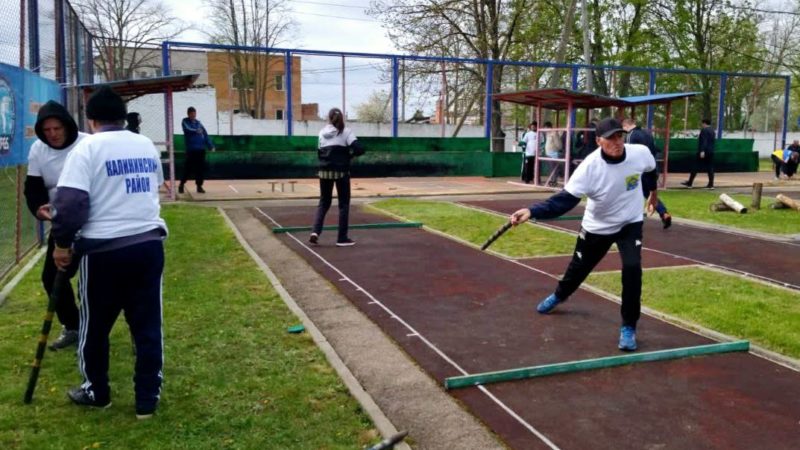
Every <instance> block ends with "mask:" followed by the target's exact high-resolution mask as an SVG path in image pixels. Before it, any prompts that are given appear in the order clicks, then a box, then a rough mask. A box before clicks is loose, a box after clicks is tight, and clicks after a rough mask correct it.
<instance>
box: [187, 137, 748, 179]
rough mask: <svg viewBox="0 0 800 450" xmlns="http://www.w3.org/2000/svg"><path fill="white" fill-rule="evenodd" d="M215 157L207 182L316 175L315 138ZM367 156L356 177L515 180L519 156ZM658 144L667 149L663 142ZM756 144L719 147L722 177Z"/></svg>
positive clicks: (425, 148) (678, 162) (452, 142)
mask: <svg viewBox="0 0 800 450" xmlns="http://www.w3.org/2000/svg"><path fill="white" fill-rule="evenodd" d="M212 139H213V141H214V143H215V145H216V147H217V151H216V152H209V153H208V171H207V176H208V178H212V179H226V178H239V179H247V178H310V177H315V176H316V173H317V153H316V148H317V137H316V136H292V137H287V136H212ZM359 140H360V141H361V142H362V144H363V145H364V146H365V147H366V149H367V153H366V155H364V156H362V157H360V158H358V159H357V160H355V162H354V164H353V168H352V174H353V176H356V177H360V178H365V177H402V176H486V177H517V176H519V174H520V166H521V162H522V161H521V160H522V154H521V153H491V152H489V151H488V148H489V141H488V139H484V138H396V139H392V138H383V137H363V138H359ZM659 145H663V144H662V143H659ZM175 146H176V149H177V151H176V154H175V158H176V175H177V176H178V177H180V175H181V173H182V170H183V159H184V154H183V151H182V150H183V149H184V141H183V135H176V136H175ZM696 148H697V139H671V140H670V161H669V170H670V171H671V172H688V171H689V170H690V169H691V165H692V163H693V161H694V158H695V149H696ZM752 148H753V140H752V139H723V140H721V141H718V142H717V151H716V153H715V169H716V170H717V171H718V172H754V171H757V170H758V152H754V151H752Z"/></svg>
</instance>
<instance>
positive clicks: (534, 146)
mask: <svg viewBox="0 0 800 450" xmlns="http://www.w3.org/2000/svg"><path fill="white" fill-rule="evenodd" d="M537 129H538V124H537V123H536V121H535V120H534V121H533V122H531V123H530V125H528V131H526V132H525V134H523V135H522V139H521V140H520V144H525V156H523V158H524V159H523V160H522V176H521V178H522V181H524V182H525V183H530V182H531V180H533V165H534V163H535V162H536V152H537V151H538V150H539V132H538V131H537Z"/></svg>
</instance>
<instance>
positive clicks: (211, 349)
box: [0, 206, 379, 449]
mask: <svg viewBox="0 0 800 450" xmlns="http://www.w3.org/2000/svg"><path fill="white" fill-rule="evenodd" d="M163 215H164V217H165V219H166V220H167V222H168V223H169V226H170V232H171V235H170V237H169V239H167V241H166V255H167V260H166V270H165V274H164V287H165V289H164V333H165V365H164V386H163V391H162V402H161V406H160V407H159V410H158V413H157V415H156V417H155V418H154V419H152V420H149V421H137V420H136V418H135V415H134V399H133V386H132V381H131V377H132V374H133V361H134V359H133V356H132V354H131V346H130V338H129V336H128V331H127V326H126V325H125V324H124V320H123V319H122V318H120V319H119V321H118V322H117V326H116V327H115V329H114V331H113V333H112V340H111V369H110V378H111V383H112V395H113V402H114V404H113V406H112V407H111V408H110V409H108V410H104V411H94V410H86V409H84V408H80V407H77V406H74V405H72V404H70V403H69V401H68V400H67V398H66V396H65V392H66V390H67V388H69V387H71V386H74V385H76V384H78V383H79V382H80V375H79V373H78V370H77V366H76V359H75V355H74V353H71V352H60V353H54V352H49V351H48V353H47V355H46V356H45V359H44V364H43V368H42V372H41V375H40V379H39V384H38V387H37V389H36V394H35V398H34V402H33V404H31V405H24V404H23V403H22V395H23V392H24V389H25V385H26V382H27V378H28V373H29V364H30V361H31V360H32V359H33V353H34V350H35V347H36V337H37V334H38V332H39V329H40V327H41V320H42V319H41V318H42V315H43V313H44V308H45V304H46V301H45V296H44V293H43V290H42V289H41V288H40V285H39V281H38V279H39V273H40V271H41V264H40V266H39V267H37V268H35V269H34V270H33V271H31V272H30V273H28V274H27V275H26V277H25V278H24V280H23V282H22V283H21V284H20V285H18V286H17V287H16V288H15V289H14V291H13V292H12V293H11V295H10V297H9V298H8V299H7V300H6V302H5V304H4V305H3V306H2V307H0V336H2V339H0V354H2V355H3V357H2V364H3V367H2V369H0V448H3V449H84V448H114V449H133V448H136V449H165V448H169V449H225V448H231V449H253V448H264V449H353V448H361V447H363V446H365V445H368V444H370V443H374V442H376V441H378V440H379V438H378V437H377V432H376V431H375V430H374V429H373V427H372V425H371V423H370V420H369V418H368V416H366V414H365V413H364V412H363V411H362V410H361V408H360V406H359V405H358V403H357V402H356V401H355V400H354V399H353V398H352V397H351V396H350V395H349V393H348V391H347V389H346V387H345V386H344V384H343V383H342V382H341V380H340V379H339V378H338V377H337V375H336V373H335V371H334V370H333V369H332V368H331V367H330V366H329V365H328V363H327V361H326V359H325V357H324V355H323V354H322V353H321V352H320V351H319V349H318V348H317V347H316V346H315V345H314V343H313V341H312V340H311V338H310V336H309V335H308V334H307V333H303V334H288V333H286V327H287V326H289V325H292V324H296V323H297V322H298V319H297V318H296V317H295V316H293V315H292V314H291V313H290V312H289V311H288V309H287V308H286V306H285V305H284V303H283V302H282V300H281V299H280V297H279V296H278V295H277V294H276V292H275V290H274V289H273V288H272V287H271V285H270V284H269V282H268V281H267V279H266V277H265V276H264V274H263V273H262V272H261V271H260V270H259V269H258V268H257V266H256V265H255V264H254V263H253V261H252V260H251V259H250V257H249V256H248V255H247V254H246V253H245V252H244V250H243V249H242V248H241V247H240V245H239V243H238V242H237V240H236V238H235V237H234V235H233V233H232V232H231V231H230V230H229V229H228V228H227V226H226V225H225V222H224V221H223V220H222V218H221V217H219V215H218V214H217V213H216V211H215V210H213V209H206V208H199V207H190V206H170V207H166V208H164V211H163Z"/></svg>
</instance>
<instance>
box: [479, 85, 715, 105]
mask: <svg viewBox="0 0 800 450" xmlns="http://www.w3.org/2000/svg"><path fill="white" fill-rule="evenodd" d="M697 94H699V92H678V93H671V94H653V95H641V96H636V97H622V98H618V97H607V96H605V95H598V94H590V93H588V92H581V91H573V90H571V89H564V88H554V89H536V90H532V91H518V92H505V93H499V94H494V95H493V96H492V97H494V99H495V100H500V101H504V102H511V103H519V104H521V105H528V106H536V105H538V104H541V106H542V107H543V108H547V109H554V110H562V109H567V108H568V107H569V104H570V102H571V103H572V107H573V108H592V109H593V108H605V107H609V106H617V107H623V108H624V107H626V106H637V105H648V104H657V103H669V102H672V101H675V100H678V99H681V98H685V97H691V96H694V95H697Z"/></svg>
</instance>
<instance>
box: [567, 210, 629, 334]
mask: <svg viewBox="0 0 800 450" xmlns="http://www.w3.org/2000/svg"><path fill="white" fill-rule="evenodd" d="M642 223H643V222H634V223H629V224H627V225H625V226H624V227H622V229H621V230H619V231H618V232H616V233H614V234H610V235H602V234H593V233H589V232H588V231H586V230H584V229H581V231H580V234H579V235H578V242H577V243H576V245H575V253H573V255H572V261H570V263H569V266H568V267H567V272H566V273H565V274H564V276H563V277H562V278H561V281H559V282H558V288H556V292H555V294H556V297H558V298H559V299H562V300H566V299H567V298H569V296H570V295H572V293H573V292H575V291H576V290H577V289H578V287H580V285H581V283H583V280H585V279H586V277H587V276H589V273H590V272H591V271H592V269H594V266H596V265H597V263H599V262H600V260H601V259H603V256H605V255H606V253H608V250H609V249H610V248H611V244H614V243H616V244H617V248H619V255H620V257H621V258H622V307H621V312H622V325H623V326H631V327H634V328H635V327H636V322H637V321H638V320H639V314H640V311H641V297H642Z"/></svg>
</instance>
